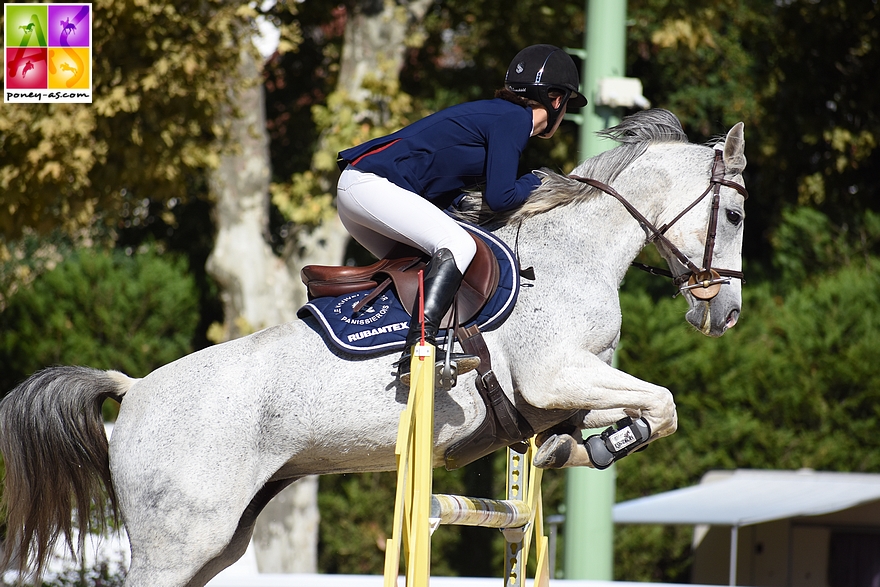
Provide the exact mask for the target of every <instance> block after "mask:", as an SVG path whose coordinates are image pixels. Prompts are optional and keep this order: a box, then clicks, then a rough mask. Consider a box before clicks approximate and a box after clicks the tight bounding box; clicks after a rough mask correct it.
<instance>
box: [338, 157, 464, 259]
mask: <svg viewBox="0 0 880 587" xmlns="http://www.w3.org/2000/svg"><path fill="white" fill-rule="evenodd" d="M336 194H337V199H336V207H337V209H338V210H339V219H340V220H341V221H342V224H343V225H344V226H345V228H346V230H348V232H349V234H351V236H352V237H354V239H355V240H356V241H357V242H359V243H360V244H362V245H363V246H364V247H365V248H366V249H367V250H368V251H370V252H371V253H373V254H374V255H375V256H376V257H377V258H379V259H382V258H383V257H385V255H387V254H388V252H389V251H391V249H392V248H393V247H394V245H395V244H397V243H404V244H407V245H409V246H411V247H415V248H417V249H419V250H421V251H424V252H425V253H427V254H429V255H433V254H434V253H435V252H436V251H438V250H439V249H443V248H446V249H449V250H450V251H452V255H453V256H454V257H455V264H456V265H457V266H458V270H459V271H461V272H462V273H464V272H465V270H466V269H467V268H468V265H470V264H471V261H472V260H473V258H474V255H475V254H476V253H477V246H476V244H474V240H473V238H472V237H471V236H470V234H469V233H468V232H467V231H466V230H465V229H463V228H462V227H461V226H459V225H458V224H457V223H456V222H455V221H454V220H453V219H452V218H450V217H449V216H447V215H446V214H445V213H444V212H443V211H442V210H440V209H439V208H438V207H437V206H435V205H434V204H432V203H431V202H429V201H428V200H426V199H425V198H423V197H421V196H420V195H418V194H415V193H413V192H411V191H409V190H405V189H403V188H402V187H398V186H396V185H394V184H393V183H391V182H390V181H388V180H387V179H385V178H384V177H379V176H378V175H375V174H373V173H367V172H364V171H360V170H358V169H355V168H354V167H352V166H351V165H349V166H348V167H346V168H345V171H343V172H342V175H341V176H340V177H339V183H338V185H337V190H336Z"/></svg>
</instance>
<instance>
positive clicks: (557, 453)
mask: <svg viewBox="0 0 880 587" xmlns="http://www.w3.org/2000/svg"><path fill="white" fill-rule="evenodd" d="M574 444H576V441H575V439H574V438H572V437H571V436H568V435H565V436H560V435H558V434H554V435H553V436H551V437H549V438H548V439H547V440H545V441H544V443H543V444H541V446H539V447H538V450H537V452H535V458H534V464H535V467H537V468H539V469H561V468H562V467H564V466H565V463H567V462H568V459H569V458H571V451H572V448H573V445H574Z"/></svg>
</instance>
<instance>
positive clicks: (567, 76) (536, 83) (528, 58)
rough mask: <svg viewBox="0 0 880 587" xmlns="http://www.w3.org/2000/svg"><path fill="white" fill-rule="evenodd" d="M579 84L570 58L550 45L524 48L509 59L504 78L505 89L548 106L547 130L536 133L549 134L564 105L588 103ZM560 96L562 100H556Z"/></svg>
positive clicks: (575, 68)
mask: <svg viewBox="0 0 880 587" xmlns="http://www.w3.org/2000/svg"><path fill="white" fill-rule="evenodd" d="M579 83H580V80H579V77H578V71H577V66H575V64H574V61H573V60H572V58H571V57H570V56H569V55H568V53H566V52H565V51H563V50H562V49H560V48H559V47H554V46H553V45H532V46H531V47H526V48H525V49H523V50H522V51H520V52H519V53H517V54H516V57H514V58H513V61H511V62H510V67H508V68H507V75H506V76H505V77H504V87H505V88H506V89H508V90H510V91H511V92H513V93H514V94H516V95H518V96H522V97H524V98H526V99H528V100H533V101H535V102H537V103H538V104H540V105H541V106H543V107H544V108H546V109H547V129H546V130H545V131H544V132H543V133H541V135H539V136H543V135H545V134H552V132H553V131H554V130H555V129H556V123H557V120H558V119H559V117H560V116H561V115H562V113H563V111H564V110H565V109H566V107H568V108H581V107H583V106H586V105H587V99H586V98H585V97H584V96H583V94H581V93H580V92H579V90H578V85H579ZM551 93H552V94H553V95H552V96H551ZM560 95H561V96H562V100H561V101H560V100H558V99H556V98H558V96H560Z"/></svg>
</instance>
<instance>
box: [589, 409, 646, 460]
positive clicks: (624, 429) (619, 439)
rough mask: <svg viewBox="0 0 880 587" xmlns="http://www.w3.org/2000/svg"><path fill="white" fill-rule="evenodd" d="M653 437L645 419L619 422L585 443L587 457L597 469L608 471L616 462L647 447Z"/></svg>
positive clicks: (625, 419) (628, 419)
mask: <svg viewBox="0 0 880 587" xmlns="http://www.w3.org/2000/svg"><path fill="white" fill-rule="evenodd" d="M650 437H651V427H650V426H649V425H648V422H647V421H645V419H644V418H639V419H638V420H633V419H632V418H629V417H627V418H624V419H622V420H618V421H617V423H616V424H614V426H610V427H609V428H607V429H606V430H605V431H604V432H602V433H601V434H594V435H593V436H590V437H589V438H587V439H586V440H585V441H584V447H585V448H586V449H587V455H588V456H589V457H590V461H591V462H592V463H593V466H594V467H596V468H597V469H607V468H608V467H610V466H611V464H612V463H614V461H618V460H620V459H622V458H623V457H625V456H626V455H628V454H630V453H632V452H635V451H637V450H639V449H641V448H643V447H644V446H645V444H646V443H647V442H648V438H650Z"/></svg>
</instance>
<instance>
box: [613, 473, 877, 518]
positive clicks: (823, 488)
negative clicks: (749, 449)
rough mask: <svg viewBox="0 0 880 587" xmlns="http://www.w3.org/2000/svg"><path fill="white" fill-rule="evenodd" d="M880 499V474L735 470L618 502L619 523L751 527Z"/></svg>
mask: <svg viewBox="0 0 880 587" xmlns="http://www.w3.org/2000/svg"><path fill="white" fill-rule="evenodd" d="M875 500H880V474H871V473H832V472H820V471H812V470H809V469H803V470H800V471H760V470H743V469H740V470H736V471H724V472H711V473H708V474H707V475H706V476H705V477H704V478H703V481H702V482H701V483H700V484H699V485H695V486H693V487H686V488H684V489H676V490H674V491H667V492H666V493H660V494H657V495H652V496H649V497H642V498H639V499H633V500H630V501H625V502H622V503H618V504H617V505H615V506H614V514H613V515H614V521H615V522H616V523H618V524H711V525H716V526H748V525H751V524H760V523H763V522H770V521H773V520H781V519H785V518H793V517H798V516H818V515H821V514H828V513H831V512H837V511H840V510H845V509H848V508H851V507H853V506H857V505H861V504H864V503H868V502H871V501H875Z"/></svg>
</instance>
